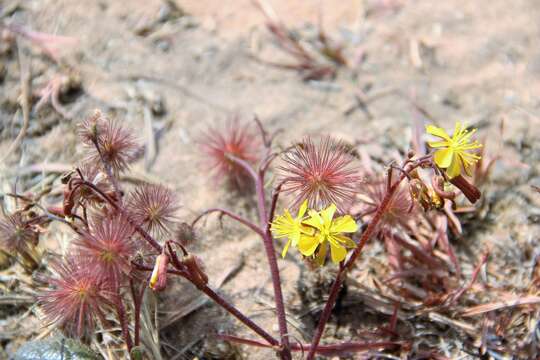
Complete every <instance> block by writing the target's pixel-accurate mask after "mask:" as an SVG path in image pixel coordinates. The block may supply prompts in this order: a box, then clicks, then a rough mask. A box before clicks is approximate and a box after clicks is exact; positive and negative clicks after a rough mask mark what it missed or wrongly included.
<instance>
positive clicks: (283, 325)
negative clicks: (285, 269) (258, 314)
mask: <svg viewBox="0 0 540 360" xmlns="http://www.w3.org/2000/svg"><path fill="white" fill-rule="evenodd" d="M229 158H230V159H231V160H232V161H234V162H236V163H237V164H238V165H240V166H242V167H243V168H244V169H245V170H246V171H247V172H248V173H249V174H250V175H251V177H252V178H253V181H254V182H255V191H256V193H257V207H258V210H259V221H260V224H261V225H260V227H261V229H264V233H263V234H262V239H263V244H264V250H265V252H266V258H267V259H268V265H269V267H270V274H271V276H272V285H273V288H274V301H275V303H276V314H277V319H278V326H279V335H280V338H281V345H282V346H283V350H282V352H281V358H282V359H283V360H290V359H292V355H291V350H290V344H289V338H288V330H287V318H286V313H285V304H284V302H283V292H282V290H281V278H280V275H279V268H278V265H277V257H276V251H275V249H274V240H273V238H272V234H271V232H270V224H269V223H270V220H271V219H269V218H268V213H267V212H266V197H265V193H264V171H259V173H258V174H257V173H256V172H255V170H253V168H252V167H251V165H249V164H248V163H247V162H246V161H244V160H242V159H239V158H237V157H234V156H229Z"/></svg>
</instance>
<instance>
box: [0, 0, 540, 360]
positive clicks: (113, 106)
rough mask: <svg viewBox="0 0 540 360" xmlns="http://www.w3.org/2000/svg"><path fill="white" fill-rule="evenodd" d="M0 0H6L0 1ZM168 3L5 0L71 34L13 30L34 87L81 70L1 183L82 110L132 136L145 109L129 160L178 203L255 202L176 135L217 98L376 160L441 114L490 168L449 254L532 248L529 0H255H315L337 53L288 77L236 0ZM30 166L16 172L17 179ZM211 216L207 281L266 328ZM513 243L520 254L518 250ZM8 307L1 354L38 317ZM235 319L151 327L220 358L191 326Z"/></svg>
mask: <svg viewBox="0 0 540 360" xmlns="http://www.w3.org/2000/svg"><path fill="white" fill-rule="evenodd" d="M12 3H15V1H6V2H5V4H0V9H2V8H9V6H11V5H12ZM176 3H177V4H178V6H179V9H181V11H180V12H176V13H175V12H174V11H173V10H169V12H168V13H167V11H166V10H165V5H164V4H165V2H164V1H159V0H144V1H143V0H133V1H97V0H96V1H85V2H82V1H78V0H40V1H37V0H29V1H20V2H19V4H20V9H19V10H17V11H16V12H15V13H14V14H13V15H9V16H8V15H6V16H4V18H3V19H2V21H5V22H6V23H18V24H22V25H23V26H24V27H26V28H28V29H32V30H36V31H41V32H45V33H51V34H58V35H63V36H70V37H73V38H75V39H76V40H77V43H76V45H74V46H62V47H61V48H60V49H59V53H60V54H61V56H62V59H63V62H65V63H66V64H67V65H65V66H62V65H58V64H57V63H55V62H53V61H51V60H49V59H47V58H46V57H45V56H43V54H42V53H41V52H40V51H39V50H38V49H37V48H36V47H35V46H33V45H32V44H31V43H29V42H28V41H25V40H24V39H20V40H19V41H20V48H21V49H22V54H23V56H24V59H25V61H28V62H31V65H32V71H33V82H32V83H33V89H34V90H35V91H38V90H40V89H41V88H42V87H44V86H45V84H47V82H48V81H50V80H51V79H55V78H58V77H59V76H64V75H72V76H75V77H76V78H78V79H80V81H81V84H82V89H81V90H80V91H79V92H77V93H75V94H72V95H71V96H68V97H63V98H61V101H62V102H63V105H64V106H65V108H66V109H67V111H68V112H69V115H70V117H71V118H70V119H66V118H64V117H62V116H60V115H59V114H58V113H57V112H56V111H54V110H53V109H52V108H51V107H50V106H49V105H45V106H44V107H43V108H42V109H41V110H40V111H39V112H36V113H33V114H32V117H31V123H30V127H29V131H28V134H27V136H26V138H25V139H24V141H23V142H22V145H21V147H20V148H19V149H18V150H17V151H16V153H14V154H12V155H11V156H10V158H9V159H8V162H7V163H6V164H9V166H6V167H4V170H3V171H4V174H5V175H4V176H3V180H4V181H5V182H9V181H12V182H13V181H14V180H15V176H16V174H17V169H19V170H20V169H21V168H27V166H29V165H32V164H42V163H51V164H53V165H54V166H57V165H58V166H62V165H66V166H67V165H69V164H72V163H74V162H76V160H77V158H78V155H79V154H78V153H77V149H76V137H75V135H74V128H75V125H76V123H77V122H78V121H80V120H81V119H83V118H84V117H85V116H87V114H89V112H90V111H91V110H92V109H94V108H100V109H102V110H103V111H106V112H108V113H109V114H111V115H113V116H117V117H118V118H121V119H124V120H125V121H126V123H128V124H129V125H130V126H132V127H133V128H134V129H135V131H136V133H137V134H138V135H139V136H140V137H141V138H142V139H143V141H145V142H146V143H147V144H148V143H149V142H148V139H146V138H145V136H147V134H148V131H145V126H146V125H145V115H144V114H145V109H149V110H150V114H151V115H150V121H151V126H152V127H153V130H154V134H155V135H156V139H157V155H156V157H155V159H151V161H147V162H146V163H145V161H144V160H141V161H140V162H139V163H138V164H137V165H136V166H135V167H134V170H133V172H134V174H136V175H137V176H142V175H140V174H144V176H146V177H149V178H151V179H159V180H160V181H162V182H164V183H165V184H168V185H170V186H172V187H173V188H174V189H175V190H177V191H178V193H179V194H180V196H181V200H182V204H183V209H182V216H183V217H185V218H186V219H192V218H193V217H194V216H195V214H197V213H199V212H200V211H202V210H204V209H205V208H208V207H212V206H214V205H216V204H221V205H223V204H225V205H227V206H230V207H232V208H234V209H235V210H236V211H238V212H240V213H242V214H244V215H245V216H247V217H250V218H255V216H256V214H255V211H254V208H253V207H252V206H250V202H249V201H248V200H245V199H239V198H238V197H236V196H235V195H233V194H229V193H228V192H227V191H225V190H223V189H221V188H220V187H218V186H216V184H215V183H214V182H212V180H211V179H210V178H209V177H208V174H207V173H206V172H205V171H203V170H202V168H201V166H200V160H201V157H200V154H199V152H198V151H197V148H196V146H194V145H195V141H196V139H197V137H198V136H199V134H200V132H201V131H202V130H204V128H205V125H206V124H211V123H213V122H222V121H224V120H225V119H227V118H228V117H230V116H231V115H234V114H237V115H239V116H240V117H242V118H245V119H250V118H251V117H252V116H253V114H257V116H258V117H259V118H260V119H261V121H262V122H263V124H264V125H265V126H266V127H267V128H268V129H269V130H277V129H280V128H284V129H286V131H285V132H284V133H283V135H282V136H280V137H279V138H278V143H279V144H280V145H282V146H286V145H288V144H290V143H291V142H292V141H294V140H295V139H299V138H301V137H302V136H304V135H308V134H310V135H323V134H331V135H332V136H335V137H341V138H343V139H345V140H347V141H350V142H354V141H355V140H361V141H362V142H365V143H366V144H365V145H362V146H364V149H366V151H368V152H369V153H370V155H372V157H374V158H383V159H386V160H387V161H388V160H390V159H393V158H394V157H395V156H396V154H397V150H402V151H403V150H406V149H407V147H408V144H409V142H410V140H411V134H412V126H413V125H414V124H415V123H417V122H421V123H431V122H435V123H437V124H439V125H441V126H446V127H448V126H451V125H452V124H453V122H454V121H456V120H462V121H466V122H467V123H469V124H472V125H474V126H475V127H478V128H479V129H480V136H481V137H482V138H485V139H486V143H487V149H488V150H487V151H488V153H490V154H491V155H492V156H497V155H500V156H501V160H500V161H498V162H497V163H496V166H495V169H494V172H493V181H492V182H491V183H490V184H489V185H488V186H487V187H486V188H485V189H484V191H485V196H486V198H487V199H488V200H489V204H490V209H489V214H488V215H486V217H488V218H489V221H486V222H485V224H484V225H485V226H482V227H481V229H477V228H476V227H475V226H474V224H473V225H469V226H470V227H469V228H468V230H469V233H470V236H468V237H467V239H466V243H456V244H455V246H456V249H457V251H458V256H459V258H460V259H461V260H462V261H463V264H464V265H463V266H464V267H469V268H470V267H471V266H473V265H474V263H475V262H476V259H477V257H478V254H479V253H480V252H481V250H482V249H484V248H486V247H490V248H491V249H492V256H493V257H498V256H500V257H502V258H504V260H502V261H495V262H493V264H492V265H490V266H491V270H492V271H494V272H500V273H501V274H503V273H505V272H507V273H512V272H514V271H517V269H519V268H520V267H521V266H522V264H523V263H527V264H529V263H530V262H531V261H532V260H531V259H532V257H534V255H535V254H537V252H538V246H537V241H538V234H539V233H540V232H539V230H540V229H539V220H538V219H539V215H540V196H538V195H535V194H534V193H533V191H532V189H531V188H530V185H534V184H536V185H540V177H539V173H538V171H539V166H538V159H539V158H540V148H539V147H538V144H539V140H540V130H539V127H540V101H539V98H538V95H539V94H540V37H539V36H538V35H539V34H540V27H539V26H540V25H539V22H538V18H539V16H540V5H539V4H538V3H537V1H535V0H516V1H513V2H512V4H511V5H510V4H509V2H508V1H504V0H489V1H488V0H482V1H474V2H471V1H465V0H450V1H445V2H438V1H427V0H422V1H405V0H402V1H397V0H395V1H392V0H386V1H383V0H381V1H376V0H372V1H360V0H357V1H348V0H346V1H345V0H344V1H339V2H336V1H330V0H325V1H320V2H315V1H312V2H311V1H310V2H306V1H302V2H300V1H298V2H291V1H285V0H272V1H271V2H270V3H271V4H272V6H273V7H274V9H275V11H276V13H277V14H279V15H280V16H281V17H282V19H283V21H284V22H285V23H286V24H287V26H289V27H291V28H292V29H297V30H299V31H300V33H301V34H307V36H309V34H312V33H313V27H314V26H315V25H316V24H317V23H318V18H319V13H320V14H322V22H323V24H324V28H325V30H326V31H327V33H328V34H329V35H330V36H331V37H332V38H333V39H334V40H335V41H338V42H342V43H343V44H344V46H345V54H346V56H347V59H349V67H348V68H341V69H339V70H338V73H337V76H336V78H335V79H332V80H323V81H302V79H301V77H300V76H299V74H298V73H297V72H296V71H290V70H284V69H279V68H276V67H273V66H269V65H266V64H264V63H261V62H259V61H255V60H254V57H257V58H261V59H265V60H271V61H274V62H288V61H290V60H291V59H290V57H288V55H287V54H285V53H284V52H283V51H281V50H280V49H279V48H278V47H277V46H276V44H275V43H274V42H273V40H272V39H271V37H270V35H269V33H268V32H267V30H266V29H265V27H264V23H265V19H264V16H263V15H262V14H261V13H260V11H258V10H257V9H256V8H255V7H254V6H253V5H252V3H251V2H250V1H249V0H231V1H226V2H224V1H216V0H207V1H193V0H186V1H181V0H176ZM319 4H320V5H319ZM160 17H161V18H160ZM0 65H1V66H3V67H4V68H5V69H6V70H5V76H4V79H3V81H2V82H1V83H0V86H1V89H2V90H1V92H0V140H1V142H0V154H2V153H4V152H5V151H7V149H8V147H9V145H10V143H11V142H12V140H13V138H14V137H15V135H16V134H17V132H18V129H19V128H20V118H19V116H18V115H17V116H16V117H14V114H15V111H16V109H17V105H16V99H17V97H18V96H19V94H20V86H19V69H18V66H17V60H16V57H15V56H14V55H13V54H12V55H9V54H8V55H1V56H0ZM68 69H70V70H68ZM359 92H362V93H364V94H365V96H367V98H370V97H372V96H373V100H372V101H371V102H369V104H368V108H367V110H362V108H360V107H359V106H358V102H357V100H356V99H357V98H356V96H357V95H358V93H359ZM380 94H386V95H383V96H379V95H380ZM397 94H401V95H397ZM147 113H148V112H147ZM147 120H148V119H147ZM501 124H504V131H502V132H501V130H500V128H501V126H502V125H501ZM21 154H23V156H21ZM38 175H39V174H38ZM40 179H41V178H40V177H28V176H26V177H24V178H23V180H24V181H26V182H27V184H28V186H31V185H33V184H35V183H36V182H38V181H39V180H40ZM484 219H485V217H484ZM219 226H220V225H219V222H218V221H217V220H216V219H215V218H210V219H209V220H208V221H207V222H206V225H205V226H204V227H201V228H200V233H199V234H198V240H197V242H196V243H195V244H194V245H193V246H194V249H196V251H197V252H198V253H199V254H200V256H201V258H202V259H203V260H204V262H205V264H206V266H207V267H208V272H209V275H210V278H211V279H213V280H211V281H218V280H219V278H220V276H221V275H222V273H223V271H224V269H234V268H236V267H237V266H240V265H241V267H240V269H239V270H238V271H237V272H235V273H234V276H232V278H231V279H230V280H229V281H227V282H226V283H225V284H224V285H223V286H222V287H221V291H223V293H224V294H226V296H227V297H228V298H229V299H231V300H232V301H234V302H235V304H237V305H238V306H239V308H241V309H242V310H243V311H245V312H246V313H248V314H253V315H254V319H255V320H256V321H257V322H259V323H261V324H266V325H267V326H268V327H269V328H270V329H273V331H277V328H276V326H275V325H274V313H273V311H272V290H271V283H270V279H269V274H268V271H267V269H266V266H265V258H264V254H263V252H262V246H261V244H260V243H259V241H258V238H257V237H256V235H253V234H250V233H248V232H247V231H245V230H244V229H243V228H241V227H240V226H238V225H236V224H234V223H232V222H230V221H227V220H225V222H224V230H220V227H219ZM56 240H57V239H56V238H55V237H53V239H52V240H50V241H51V243H52V244H54V243H55V241H56ZM524 244H526V245H527V246H526V248H527V249H533V251H534V253H533V254H530V253H526V252H525V250H523V251H522V250H521V249H525V245H524ZM377 246H378V245H376V244H374V245H372V247H371V248H370V250H369V252H371V253H372V254H380V248H378V247H377ZM528 251H529V250H527V252H528ZM381 261H382V260H381ZM366 263H369V260H365V261H364V263H363V264H364V265H365V264H366ZM279 265H280V267H281V269H282V277H283V278H284V288H285V293H286V303H287V306H288V310H289V311H290V313H291V316H292V318H293V319H295V324H294V325H296V327H297V329H296V330H295V331H294V336H295V337H296V338H301V339H302V338H304V339H305V340H309V334H311V331H312V326H313V323H312V320H310V319H306V318H305V317H304V318H301V317H300V316H299V314H300V312H301V309H302V305H301V304H302V301H303V300H302V298H301V296H300V293H299V290H298V289H299V286H298V284H299V282H301V281H302V273H303V272H305V271H306V269H305V266H304V265H303V264H302V262H301V261H299V260H298V259H295V258H294V257H293V256H291V257H288V258H287V259H285V260H280V262H279ZM177 286H178V287H179V288H181V289H182V293H183V294H186V295H185V296H186V298H187V299H191V298H192V297H193V295H191V293H193V291H189V289H185V287H184V285H182V284H177ZM172 296H173V295H172V294H170V293H169V295H164V296H163V301H162V307H163V311H166V312H167V314H170V312H174V311H175V310H177V308H178V306H179V305H178V304H177V303H176V302H175V301H177V299H178V297H172ZM182 296H183V295H182ZM253 299H255V300H256V301H255V302H253ZM353 299H354V296H353ZM303 305H304V307H305V306H307V305H308V304H303ZM1 306H2V305H1V304H0V307H1ZM356 306H357V308H358V309H357V310H354V308H353V310H349V315H347V316H351V317H354V314H355V313H357V312H358V311H364V310H365V309H364V307H365V306H366V305H364V304H363V303H358V304H357V305H356ZM355 311H356V312H355ZM368 312H369V311H368ZM210 315H211V316H210ZM164 316H165V315H164ZM165 317H166V316H165ZM14 318H15V317H7V318H6V319H2V320H1V321H2V323H0V327H1V326H2V325H3V326H6V327H7V328H9V329H10V331H13V334H15V335H13V336H6V338H5V339H4V338H3V337H1V336H0V341H1V344H2V346H4V347H6V349H7V351H8V352H10V351H13V349H14V348H15V347H16V346H17V345H9V342H10V341H11V340H12V339H14V338H17V337H21V336H22V337H24V336H32V335H34V334H36V333H39V330H38V329H35V330H34V331H31V330H29V329H26V328H25V329H24V331H22V330H21V329H18V328H16V327H14V324H13V323H10V321H12V320H13V319H14ZM216 318H217V319H218V320H216ZM308 318H309V316H308ZM355 321H356V320H355V319H352V320H351V321H349V322H348V325H344V326H345V327H346V328H347V329H348V330H347V331H345V332H343V333H340V332H339V331H338V330H339V327H340V324H333V325H332V326H333V330H335V331H334V334H333V335H332V336H330V335H329V337H336V338H340V339H347V337H348V336H351V334H353V333H354V331H349V330H350V329H351V328H353V330H354V326H355V325H354V324H355ZM385 321H387V320H385ZM351 324H352V325H351ZM236 325H238V324H235V322H234V321H233V320H231V318H230V317H228V316H226V315H224V314H222V313H221V312H220V311H218V310H217V309H216V308H214V307H213V306H211V305H209V304H207V305H205V306H204V307H203V310H200V309H199V310H197V311H196V312H194V313H193V314H191V315H189V316H188V317H186V318H184V319H182V320H181V321H180V322H179V323H178V324H176V325H175V326H173V327H172V328H170V329H166V330H165V331H164V334H163V339H164V340H163V341H164V342H166V343H168V344H170V345H171V346H172V347H174V348H176V349H182V348H183V347H184V346H186V345H188V344H191V343H194V344H196V345H194V347H193V350H188V351H186V354H185V355H183V356H184V357H180V358H186V359H187V358H190V356H195V355H199V356H201V354H200V353H197V351H199V350H200V348H201V343H204V342H206V345H205V346H206V348H205V349H206V350H205V351H207V353H206V355H204V356H203V357H209V356H210V355H209V354H210V353H212V351H214V352H215V353H216V354H215V358H222V357H224V355H223V354H222V353H220V351H221V352H223V351H225V350H224V349H223V347H224V346H225V345H223V344H221V345H219V344H218V345H215V348H216V349H217V350H216V349H213V350H208V349H210V348H211V346H210V345H208V344H211V343H212V342H213V341H214V340H212V339H211V336H210V335H209V334H212V333H213V332H215V331H216V330H229V329H231V328H236V330H235V331H236V333H238V334H241V335H246V336H249V333H247V332H246V331H245V330H244V329H243V328H241V327H240V326H236ZM10 326H11V328H10ZM24 332H26V333H24ZM28 332H29V333H28ZM6 333H7V332H6ZM10 334H11V333H10ZM306 336H307V337H306ZM242 352H243V353H244V356H245V358H248V359H268V358H271V357H272V353H271V352H270V351H266V350H257V351H255V350H253V349H248V348H242ZM166 354H167V358H172V357H173V356H174V351H173V350H172V348H170V347H169V348H168V349H167V352H166ZM457 355H461V356H465V357H466V356H467V354H465V353H463V352H459V351H456V352H455V353H453V354H452V356H457Z"/></svg>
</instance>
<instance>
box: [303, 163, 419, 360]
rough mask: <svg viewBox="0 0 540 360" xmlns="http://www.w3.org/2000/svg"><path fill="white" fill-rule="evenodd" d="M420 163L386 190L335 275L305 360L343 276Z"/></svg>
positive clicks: (309, 358)
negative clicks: (373, 213) (365, 227)
mask: <svg viewBox="0 0 540 360" xmlns="http://www.w3.org/2000/svg"><path fill="white" fill-rule="evenodd" d="M420 163H421V162H416V163H415V164H413V165H412V166H410V167H409V169H408V170H406V171H405V172H403V173H402V174H401V176H400V177H399V179H398V180H397V181H396V182H395V183H394V184H393V185H392V186H390V187H389V188H388V191H387V193H386V195H385V196H384V198H383V200H382V201H381V204H380V205H379V207H378V208H377V211H376V212H375V215H374V216H373V218H372V220H371V221H370V223H369V225H368V227H367V229H366V230H365V231H364V232H363V233H362V236H361V237H360V241H359V242H358V245H357V246H356V248H355V249H354V250H353V252H352V254H351V256H350V257H349V260H347V261H346V262H345V265H344V266H340V268H339V270H338V273H337V275H336V280H335V281H334V284H333V285H332V288H331V289H330V294H329V297H328V300H327V301H326V304H325V306H324V309H323V312H322V314H321V318H320V319H319V324H318V325H317V329H316V330H315V334H314V335H313V340H312V342H311V347H310V349H309V353H308V355H307V358H306V359H307V360H313V357H314V356H315V352H316V351H317V347H318V345H319V342H320V341H321V337H322V334H323V332H324V328H325V327H326V323H327V322H328V319H329V318H330V315H331V313H332V309H333V307H334V304H335V302H336V299H337V296H338V294H339V289H340V288H341V285H342V284H343V280H345V275H346V273H347V271H349V270H351V269H352V267H353V265H354V263H355V261H356V259H358V257H359V256H360V253H361V252H362V249H363V248H364V246H365V245H366V243H367V242H368V240H369V239H370V238H371V236H372V235H373V234H374V232H375V230H376V229H377V226H378V225H379V222H380V220H381V218H382V217H383V215H384V213H385V212H386V210H387V208H388V206H389V205H390V203H391V200H392V197H393V196H394V194H395V192H396V190H397V189H398V187H399V185H400V184H401V182H402V181H403V179H405V178H406V177H407V176H406V174H408V173H409V172H410V171H412V170H413V169H414V168H416V167H418V166H419V165H420Z"/></svg>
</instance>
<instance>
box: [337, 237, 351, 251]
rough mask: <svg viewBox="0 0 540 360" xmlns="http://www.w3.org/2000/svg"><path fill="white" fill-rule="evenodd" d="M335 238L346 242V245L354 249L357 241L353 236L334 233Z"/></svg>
mask: <svg viewBox="0 0 540 360" xmlns="http://www.w3.org/2000/svg"><path fill="white" fill-rule="evenodd" d="M334 239H335V240H337V241H339V242H341V243H344V244H345V247H347V248H349V249H354V248H355V247H356V243H355V242H354V241H352V239H351V238H349V237H347V236H345V235H334Z"/></svg>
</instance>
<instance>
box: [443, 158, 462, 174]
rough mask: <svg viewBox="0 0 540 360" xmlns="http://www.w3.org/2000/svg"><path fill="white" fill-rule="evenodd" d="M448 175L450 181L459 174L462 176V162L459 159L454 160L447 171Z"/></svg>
mask: <svg viewBox="0 0 540 360" xmlns="http://www.w3.org/2000/svg"><path fill="white" fill-rule="evenodd" d="M446 174H447V175H448V177H449V178H450V179H453V178H455V177H456V176H458V175H459V174H461V162H460V161H459V159H458V158H453V159H452V163H451V164H450V166H449V167H448V169H446Z"/></svg>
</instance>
